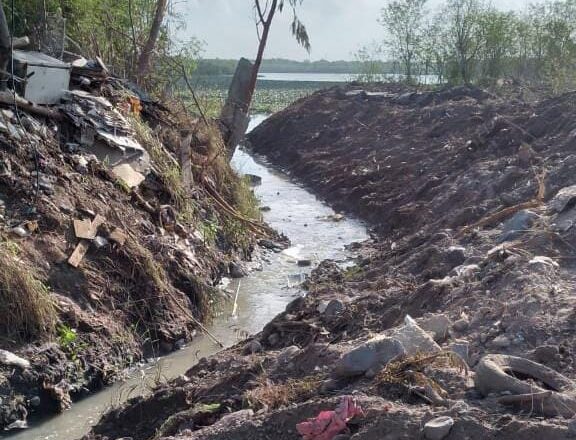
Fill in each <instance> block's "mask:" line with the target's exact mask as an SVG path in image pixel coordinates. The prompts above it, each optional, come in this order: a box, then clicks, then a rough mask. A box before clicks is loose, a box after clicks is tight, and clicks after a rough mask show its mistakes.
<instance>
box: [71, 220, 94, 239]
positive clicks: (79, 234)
mask: <svg viewBox="0 0 576 440" xmlns="http://www.w3.org/2000/svg"><path fill="white" fill-rule="evenodd" d="M74 234H75V235H76V238H85V239H86V240H94V239H95V238H96V231H95V230H93V228H92V222H91V221H90V220H88V219H85V220H74Z"/></svg>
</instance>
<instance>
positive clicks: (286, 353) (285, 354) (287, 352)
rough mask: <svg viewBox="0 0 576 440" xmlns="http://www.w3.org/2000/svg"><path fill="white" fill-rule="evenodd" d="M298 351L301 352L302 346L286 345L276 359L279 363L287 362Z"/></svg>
mask: <svg viewBox="0 0 576 440" xmlns="http://www.w3.org/2000/svg"><path fill="white" fill-rule="evenodd" d="M298 353H300V348H299V347H297V346H296V345H291V346H290V347H286V348H285V349H284V350H282V351H281V352H280V354H279V355H278V357H277V358H276V360H277V361H278V363H279V364H287V363H288V362H290V361H291V360H292V358H293V357H294V356H296V355H297V354H298Z"/></svg>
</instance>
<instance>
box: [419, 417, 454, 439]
mask: <svg viewBox="0 0 576 440" xmlns="http://www.w3.org/2000/svg"><path fill="white" fill-rule="evenodd" d="M453 426H454V419H453V418H452V417H447V416H444V417H437V418H435V419H432V420H430V421H428V422H426V424H425V425H424V437H425V438H426V439H427V440H442V439H444V438H446V437H448V434H450V430H451V429H452V427H453Z"/></svg>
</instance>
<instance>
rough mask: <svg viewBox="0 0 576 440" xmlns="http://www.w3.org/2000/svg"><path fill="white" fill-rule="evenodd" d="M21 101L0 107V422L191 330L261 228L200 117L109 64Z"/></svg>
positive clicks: (179, 340) (10, 421) (78, 391)
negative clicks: (89, 81) (109, 69)
mask: <svg viewBox="0 0 576 440" xmlns="http://www.w3.org/2000/svg"><path fill="white" fill-rule="evenodd" d="M8 102H10V101H8ZM29 109H31V110H30V111H29V112H25V111H22V109H21V108H20V109H19V110H15V109H14V108H13V106H10V105H5V106H4V108H3V109H1V110H0V208H1V212H0V214H1V216H0V229H1V232H0V236H1V240H0V262H1V264H2V274H1V275H0V311H1V314H2V316H3V318H2V324H0V338H1V340H2V348H3V349H6V350H8V352H7V353H8V355H7V356H4V357H2V358H1V359H0V377H1V381H0V396H1V405H0V428H2V427H7V426H9V427H10V426H11V427H21V426H22V425H24V423H25V421H26V419H27V417H28V416H29V415H33V414H42V415H46V414H49V413H51V412H53V411H61V410H64V409H66V408H67V407H68V406H69V405H70V404H71V400H72V399H74V398H76V397H79V396H81V395H83V394H85V393H88V392H90V391H93V390H97V389H99V388H101V387H102V386H104V385H107V384H110V383H112V382H113V381H115V380H117V379H118V378H119V377H121V375H122V372H123V371H124V370H125V369H126V368H127V367H129V366H133V365H135V364H136V363H137V362H141V361H145V360H146V359H148V358H150V357H156V356H158V354H160V353H167V352H170V351H172V350H174V349H176V348H177V347H179V346H180V345H181V344H183V343H184V342H186V341H188V340H190V339H191V338H192V337H193V336H194V334H195V332H196V331H199V325H198V323H199V322H203V321H207V320H208V319H209V318H210V316H211V314H212V311H213V310H214V308H215V307H218V303H219V302H220V301H222V300H223V299H224V298H223V297H222V294H221V293H218V290H217V289H216V288H215V286H216V285H217V284H218V283H219V281H220V279H221V277H222V276H226V275H228V276H229V275H230V270H232V269H233V268H234V267H236V266H237V262H238V261H240V260H242V259H249V258H250V256H251V254H252V251H253V249H254V244H255V242H256V239H257V238H262V237H266V236H268V235H267V229H266V227H264V226H262V225H260V224H259V222H258V210H257V206H256V204H255V201H254V199H253V196H252V194H251V191H250V189H249V186H248V184H247V183H245V182H243V181H242V180H241V179H240V178H239V177H237V176H236V175H235V174H234V173H233V171H232V170H231V169H230V167H229V165H228V164H227V163H226V161H225V159H224V158H222V157H219V156H220V152H219V150H218V148H219V137H218V135H217V132H216V130H215V128H214V127H213V126H211V125H210V124H208V125H206V124H205V123H204V122H203V121H201V120H197V119H194V118H191V117H188V116H185V113H184V112H179V115H178V116H176V115H175V114H174V113H172V112H171V111H169V110H168V108H167V107H166V106H165V105H163V104H160V103H158V102H154V101H153V100H151V99H150V98H148V97H144V96H141V95H139V94H138V93H136V92H133V91H131V90H130V89H128V88H126V86H125V84H123V83H121V82H120V81H118V80H116V79H114V78H108V79H107V80H106V81H104V82H103V83H102V84H99V85H98V89H97V90H90V91H86V90H74V91H70V92H68V94H67V98H66V99H65V100H64V102H63V103H62V104H61V105H58V106H56V107H55V108H53V109H51V110H50V111H49V112H48V117H45V115H44V116H42V115H39V114H38V111H36V110H37V109H35V108H32V107H29ZM45 113H46V112H44V114H45ZM182 145H190V146H191V147H190V148H191V149H190V153H189V156H190V157H189V158H188V162H182V161H181V157H180V152H181V151H182V150H181V146H182ZM182 163H184V164H186V163H187V164H188V167H190V170H189V171H188V172H189V176H190V177H191V179H190V180H189V181H188V182H186V181H185V180H184V174H185V173H184V171H185V170H186V168H185V167H184V168H183V167H182V166H181V164H182ZM251 218H252V219H251ZM14 353H15V354H16V355H17V356H18V357H20V358H21V359H23V360H24V361H25V364H22V363H20V364H19V363H18V362H14V361H13V358H11V357H10V355H11V356H14ZM27 363H29V364H30V366H28V364H27Z"/></svg>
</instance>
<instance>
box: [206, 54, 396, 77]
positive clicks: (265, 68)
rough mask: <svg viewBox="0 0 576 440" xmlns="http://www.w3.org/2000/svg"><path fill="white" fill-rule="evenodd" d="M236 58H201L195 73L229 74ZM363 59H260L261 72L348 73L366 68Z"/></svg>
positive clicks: (384, 65)
mask: <svg viewBox="0 0 576 440" xmlns="http://www.w3.org/2000/svg"><path fill="white" fill-rule="evenodd" d="M237 62H238V60H225V59H203V60H200V61H199V63H198V66H197V69H196V72H195V73H196V74H197V75H206V76H208V75H231V74H233V73H234V70H235V69H236V64H237ZM377 63H378V67H379V69H380V70H382V71H384V72H388V73H392V72H393V68H394V65H393V63H389V62H384V61H377ZM366 68H367V66H366V65H365V62H364V61H326V60H319V61H294V60H287V59H282V58H270V59H264V60H263V61H262V66H261V67H260V72H261V73H350V74H359V73H362V72H364V71H365V70H366Z"/></svg>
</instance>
